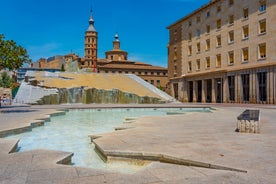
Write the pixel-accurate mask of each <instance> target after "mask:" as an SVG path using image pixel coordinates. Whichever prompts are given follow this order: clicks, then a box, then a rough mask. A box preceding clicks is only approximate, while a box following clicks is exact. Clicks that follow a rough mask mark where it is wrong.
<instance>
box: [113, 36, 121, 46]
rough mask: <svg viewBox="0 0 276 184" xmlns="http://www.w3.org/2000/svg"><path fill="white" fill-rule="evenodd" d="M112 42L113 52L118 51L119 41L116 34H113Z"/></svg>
mask: <svg viewBox="0 0 276 184" xmlns="http://www.w3.org/2000/svg"><path fill="white" fill-rule="evenodd" d="M114 38H115V39H114V41H113V50H120V40H119V35H118V33H116V34H115V36H114Z"/></svg>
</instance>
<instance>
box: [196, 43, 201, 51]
mask: <svg viewBox="0 0 276 184" xmlns="http://www.w3.org/2000/svg"><path fill="white" fill-rule="evenodd" d="M196 49H197V52H198V53H199V52H200V43H197V44H196Z"/></svg>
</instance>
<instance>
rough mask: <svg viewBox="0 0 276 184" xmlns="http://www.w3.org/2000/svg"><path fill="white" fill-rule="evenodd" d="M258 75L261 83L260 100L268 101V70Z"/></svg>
mask: <svg viewBox="0 0 276 184" xmlns="http://www.w3.org/2000/svg"><path fill="white" fill-rule="evenodd" d="M257 75H258V84H259V100H260V101H261V102H266V101H267V95H266V92H267V91H266V82H267V72H260V73H258V74H257Z"/></svg>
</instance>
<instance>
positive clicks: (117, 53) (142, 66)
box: [33, 11, 168, 90]
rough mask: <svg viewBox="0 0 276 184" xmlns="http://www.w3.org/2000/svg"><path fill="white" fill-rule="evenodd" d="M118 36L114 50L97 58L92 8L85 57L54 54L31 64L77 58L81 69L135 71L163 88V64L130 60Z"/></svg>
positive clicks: (44, 65)
mask: <svg viewBox="0 0 276 184" xmlns="http://www.w3.org/2000/svg"><path fill="white" fill-rule="evenodd" d="M120 44H121V43H120V40H119V35H118V34H116V35H115V39H114V41H113V49H112V50H110V51H107V52H106V53H105V55H106V58H98V33H97V31H96V29H95V27H94V20H93V17H92V11H91V12H90V19H89V27H88V29H87V30H86V32H85V36H84V58H80V57H79V56H78V55H76V54H74V53H70V54H68V55H65V56H55V57H51V58H48V59H47V60H46V59H40V60H39V61H38V62H37V63H34V64H33V67H35V68H47V69H49V68H53V69H61V66H62V64H63V65H64V66H66V63H67V62H68V61H69V60H71V61H78V63H79V68H80V69H81V70H83V71H90V72H97V73H114V74H115V73H118V74H120V73H121V74H135V75H137V76H139V77H141V78H142V79H144V80H145V81H147V82H149V83H151V84H152V85H154V86H156V87H159V88H161V89H163V90H165V89H166V87H167V86H166V85H167V83H168V73H167V72H168V70H167V68H164V67H159V66H152V65H150V64H147V63H143V62H137V61H129V60H128V53H127V52H126V51H123V50H121V48H120Z"/></svg>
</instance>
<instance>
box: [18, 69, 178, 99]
mask: <svg viewBox="0 0 276 184" xmlns="http://www.w3.org/2000/svg"><path fill="white" fill-rule="evenodd" d="M174 101H175V100H174V98H172V97H171V96H169V95H167V94H166V93H165V92H163V91H161V90H159V89H157V88H156V87H154V86H153V85H151V84H148V83H147V82H145V81H144V80H143V79H141V78H139V77H137V76H135V75H132V74H128V75H123V74H98V73H67V72H64V73H51V72H33V71H32V72H28V73H27V74H26V77H25V81H24V82H22V84H21V86H20V88H19V91H18V93H17V95H16V97H15V99H14V102H15V103H27V104H66V103H84V104H89V103H113V104H117V103H119V104H125V103H166V102H174Z"/></svg>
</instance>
